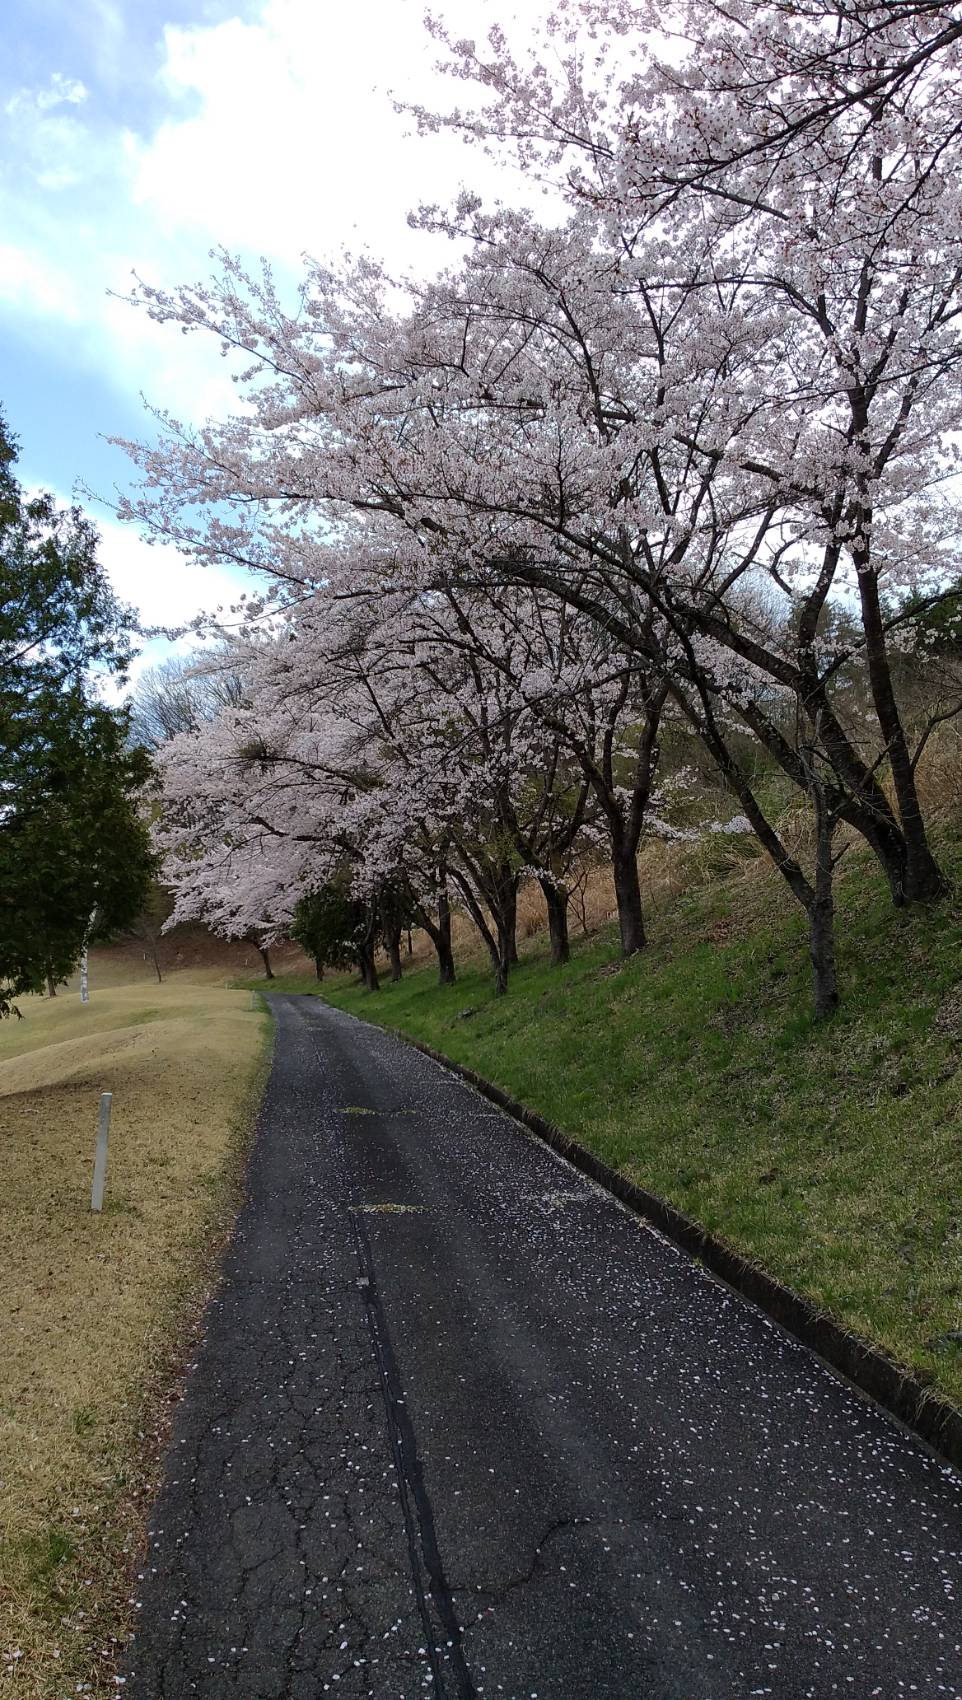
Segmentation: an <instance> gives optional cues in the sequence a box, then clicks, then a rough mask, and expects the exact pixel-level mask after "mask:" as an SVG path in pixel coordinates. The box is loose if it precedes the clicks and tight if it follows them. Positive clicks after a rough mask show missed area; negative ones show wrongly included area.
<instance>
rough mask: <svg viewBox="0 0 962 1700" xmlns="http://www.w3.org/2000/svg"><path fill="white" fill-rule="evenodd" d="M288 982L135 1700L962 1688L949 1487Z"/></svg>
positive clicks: (534, 1164)
mask: <svg viewBox="0 0 962 1700" xmlns="http://www.w3.org/2000/svg"><path fill="white" fill-rule="evenodd" d="M273 1005H274V1010H275V1013H276V1016H277V1021H278V1032H277V1047H276V1053H275V1062H274V1069H273V1073H272V1076H271V1081H270V1085H269V1087H268V1092H267V1096H266V1099H265V1103H264V1107H263V1110H262V1113H261V1118H260V1124H259V1132H258V1136H257V1141H256V1144H255V1149H254V1153H253V1157H252V1162H251V1169H250V1177H249V1180H250V1192H249V1198H248V1202H247V1203H246V1205H245V1207H244V1209H243V1212H242V1214H241V1217H240V1220H239V1224H238V1228H237V1232H236V1235H235V1238H234V1241H233V1243H232V1246H231V1249H230V1253H229V1256H228V1261H227V1267H226V1275H225V1280H224V1284H223V1287H222V1288H221V1291H220V1294H219V1296H218V1299H217V1301H216V1303H215V1304H214V1306H213V1308H212V1311H211V1314H210V1317H209V1321H208V1329H207V1335H206V1340H205V1344H204V1346H203V1348H202V1350H201V1352H200V1355H199V1358H198V1361H197V1364H196V1366H195V1368H194V1370H193V1371H192V1374H191V1377H190V1380H189V1383H188V1392H187V1396H186V1398H185V1400H184V1402H183V1404H182V1406H181V1408H180V1411H179V1414H178V1419H177V1422H176V1425H175V1430H174V1437H173V1442H172V1446H171V1452H170V1457H169V1461H168V1470H167V1477H166V1481H165V1485H164V1487H163V1490H162V1492H161V1495H160V1499H159V1502H158V1505H157V1507H156V1510H155V1516H154V1524H153V1529H152V1534H151V1541H150V1549H149V1554H148V1559H147V1566H146V1569H145V1572H144V1577H143V1580H142V1582H141V1584H140V1600H141V1608H140V1614H139V1627H138V1633H137V1635H136V1637H135V1640H134V1642H133V1644H132V1648H131V1652H130V1656H129V1661H128V1668H127V1682H126V1688H125V1689H124V1690H122V1692H124V1693H125V1694H126V1695H127V1696H128V1700H185V1697H187V1696H190V1695H195V1694H197V1695H202V1696H204V1697H205V1700H228V1697H230V1700H322V1697H323V1696H324V1695H326V1694H330V1695H331V1696H335V1695H336V1696H338V1697H339V1700H359V1697H361V1696H374V1697H376V1700H416V1697H418V1696H421V1695H425V1694H427V1695H433V1696H436V1697H441V1700H471V1697H474V1696H479V1697H487V1700H495V1697H496V1696H503V1697H505V1700H749V1697H750V1696H755V1695H774V1696H776V1697H777V1700H803V1697H804V1700H827V1697H828V1696H831V1695H836V1694H838V1695H849V1696H853V1697H855V1700H867V1697H868V1696H879V1697H880V1700H897V1697H898V1696H901V1695H918V1696H936V1695H940V1696H941V1695H948V1696H952V1697H954V1700H959V1697H960V1696H962V1651H960V1642H962V1483H960V1481H959V1478H958V1477H956V1476H955V1475H953V1474H952V1472H950V1471H948V1470H943V1469H941V1468H940V1467H939V1466H938V1465H937V1464H936V1463H934V1462H933V1461H932V1460H931V1459H930V1458H929V1457H928V1456H927V1455H926V1454H925V1452H924V1451H923V1450H922V1448H921V1447H918V1446H916V1445H915V1443H914V1442H913V1441H912V1440H911V1439H909V1438H908V1437H907V1436H906V1435H905V1434H904V1433H903V1432H902V1431H900V1430H899V1429H898V1428H897V1427H896V1426H895V1425H894V1424H893V1423H891V1422H889V1421H888V1419H887V1418H885V1417H883V1416H882V1415H880V1414H879V1413H877V1412H876V1411H875V1410H874V1409H872V1408H870V1407H869V1406H868V1405H867V1404H865V1403H864V1402H863V1401H862V1400H861V1399H859V1398H858V1397H857V1396H856V1395H854V1394H852V1393H850V1392H849V1391H848V1389H847V1388H846V1387H844V1386H843V1385H842V1384H841V1383H840V1382H838V1381H837V1380H836V1379H834V1378H833V1376H831V1375H830V1374H829V1373H828V1371H827V1370H825V1369H824V1368H822V1366H821V1365H820V1364H819V1363H818V1362H817V1361H816V1360H815V1359H814V1358H813V1357H811V1356H810V1355H809V1354H808V1353H807V1352H805V1351H804V1350H802V1348H801V1347H799V1346H797V1345H795V1344H794V1342H792V1341H791V1340H789V1339H787V1338H786V1337H785V1336H784V1335H782V1334H781V1333H780V1331H779V1330H777V1329H776V1328H775V1327H773V1326H772V1325H771V1324H770V1323H769V1322H768V1321H767V1320H766V1319H765V1318H763V1317H762V1316H760V1315H759V1314H758V1313H757V1312H755V1311H754V1310H753V1309H752V1308H751V1307H750V1306H748V1305H747V1304H744V1303H742V1302H741V1301H740V1300H739V1299H737V1298H735V1297H733V1296H732V1295H731V1294H730V1293H729V1292H728V1290H727V1289H726V1288H724V1287H722V1286H720V1285H719V1284H718V1283H717V1282H715V1281H714V1280H712V1279H711V1278H710V1277H709V1276H707V1275H706V1274H705V1273H704V1272H703V1271H702V1270H701V1269H700V1268H698V1267H697V1266H696V1265H694V1264H693V1263H691V1262H690V1261H689V1259H688V1258H686V1257H685V1256H683V1255H682V1254H681V1253H679V1252H678V1251H676V1250H675V1249H674V1248H673V1247H671V1246H669V1245H668V1244H666V1243H665V1242H664V1241H663V1240H662V1239H661V1238H660V1237H659V1236H658V1235H656V1234H655V1233H653V1232H651V1231H650V1230H649V1229H647V1228H646V1227H645V1226H643V1225H641V1224H639V1223H638V1222H637V1221H635V1220H634V1219H633V1218H632V1217H631V1216H630V1215H629V1214H628V1213H627V1212H625V1211H624V1210H622V1208H621V1207H620V1206H619V1205H618V1204H616V1203H615V1202H614V1201H613V1200H611V1199H610V1198H608V1197H607V1196H606V1195H605V1194H603V1193H601V1192H600V1191H598V1190H597V1189H595V1188H594V1187H593V1186H591V1185H590V1184H589V1183H588V1182H586V1181H584V1180H583V1179H582V1178H581V1177H580V1176H578V1175H577V1174H575V1173H574V1172H573V1171H572V1170H570V1169H569V1168H568V1167H567V1166H566V1165H565V1164H563V1163H561V1162H560V1161H559V1160H558V1159H557V1158H555V1157H554V1156H553V1155H552V1154H551V1153H550V1152H549V1151H548V1150H546V1149H545V1148H544V1147H542V1146H541V1145H540V1144H539V1143H538V1142H537V1141H536V1140H534V1139H533V1138H530V1137H529V1136H528V1135H527V1134H526V1133H524V1132H523V1131H522V1130H521V1129H519V1128H518V1127H517V1126H516V1125H515V1124H514V1123H513V1122H512V1121H510V1120H509V1119H507V1118H506V1117H504V1116H502V1115H500V1114H499V1113H497V1112H495V1111H494V1110H493V1109H492V1108H491V1107H490V1106H489V1105H488V1104H487V1103H486V1102H485V1101H484V1100H483V1099H481V1098H480V1097H478V1096H477V1095H476V1094H475V1093H474V1092H473V1091H472V1090H471V1089H470V1088H468V1087H466V1086H464V1085H462V1084H461V1083H460V1082H459V1081H457V1080H456V1079H455V1078H454V1077H453V1076H451V1075H449V1074H447V1073H446V1072H445V1071H444V1070H443V1069H440V1068H438V1067H437V1066H436V1065H435V1064H433V1063H432V1062H430V1061H428V1060H427V1059H426V1058H423V1057H421V1056H419V1055H418V1054H417V1053H415V1052H413V1051H411V1050H410V1049H408V1048H406V1047H405V1046H404V1045H403V1044H402V1043H401V1042H400V1041H398V1040H396V1039H394V1038H392V1037H391V1036H390V1035H387V1034H383V1033H380V1032H377V1031H376V1030H374V1029H373V1028H370V1027H367V1026H365V1025H362V1024H360V1023H358V1022H355V1021H353V1020H351V1019H350V1018H349V1017H347V1016H345V1015H342V1014H339V1013H336V1012H334V1011H332V1010H329V1009H325V1008H324V1007H323V1006H322V1005H320V1004H319V1003H317V1002H316V1001H315V1000H313V999H309V998H289V997H276V998H274V999H273Z"/></svg>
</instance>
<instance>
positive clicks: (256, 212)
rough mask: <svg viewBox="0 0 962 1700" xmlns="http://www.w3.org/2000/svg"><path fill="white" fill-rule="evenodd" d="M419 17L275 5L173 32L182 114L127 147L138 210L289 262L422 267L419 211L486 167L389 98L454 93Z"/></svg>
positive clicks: (414, 10)
mask: <svg viewBox="0 0 962 1700" xmlns="http://www.w3.org/2000/svg"><path fill="white" fill-rule="evenodd" d="M445 12H446V14H447V15H450V14H451V13H454V14H455V17H454V21H455V23H460V22H464V21H466V22H467V23H468V24H469V25H470V24H471V23H473V24H474V25H475V26H477V25H478V22H479V18H480V17H481V16H483V13H482V12H481V10H480V8H479V5H478V0H460V3H459V4H457V5H450V4H449V5H448V6H446V7H445ZM458 14H460V16H458ZM422 16H423V7H422V0H393V3H392V4H391V5H385V4H384V3H383V0H356V3H355V4H353V5H348V6H343V7H338V8H337V9H336V10H335V9H334V8H332V7H329V6H319V5H318V4H317V0H267V3H266V4H265V6H264V8H263V11H262V13H261V15H260V19H259V21H258V22H256V23H246V22H243V21H242V20H241V19H240V18H231V19H229V20H228V21H226V22H224V23H220V24H216V25H213V26H210V27H198V28H193V29H181V28H174V27H168V28H167V29H166V30H165V32H164V40H165V46H166V55H167V56H166V61H165V64H164V67H163V71H162V73H161V75H162V78H163V81H164V84H165V86H166V88H167V90H168V92H169V94H170V97H171V101H172V105H173V107H174V110H173V111H172V112H171V114H170V116H169V117H168V118H167V119H166V120H165V121H164V122H163V123H162V124H161V125H160V127H159V128H158V130H157V131H156V133H155V134H154V135H153V136H152V137H150V138H149V139H147V140H144V141H138V140H137V139H136V138H131V139H130V141H129V144H128V145H129V146H130V149H131V153H132V155H133V157H134V159H135V161H136V173H135V178H134V186H133V193H134V197H135V199H136V201H137V202H138V204H140V205H143V206H146V207H149V208H150V209H151V210H152V212H153V213H154V215H155V216H156V218H158V219H159V220H160V221H161V222H162V224H163V227H164V228H165V229H166V230H167V231H169V232H171V233H172V232H175V231H177V230H182V229H185V228H187V227H189V226H192V227H194V228H195V229H197V230H204V231H206V232H209V233H210V234H211V235H213V236H215V237H216V240H217V241H218V242H220V243H223V244H224V245H225V246H227V247H230V248H237V249H241V250H245V251H247V252H248V253H251V254H265V255H267V256H268V258H273V259H275V260H279V261H281V262H283V263H286V264H288V265H291V266H292V267H293V266H296V264H297V262H298V259H299V256H300V255H301V254H302V253H304V252H305V251H307V252H310V253H312V254H319V255H324V254H326V253H329V252H330V251H331V250H332V249H337V248H340V247H341V246H343V245H347V246H352V247H369V248H371V249H372V250H374V251H375V252H377V253H387V255H388V257H389V258H390V259H391V260H393V261H402V262H403V263H412V264H415V265H416V264H417V263H418V261H419V259H420V258H421V256H422V255H423V254H424V252H425V250H426V249H427V250H430V248H431V244H430V243H426V242H425V239H424V238H423V237H418V236H416V235H413V234H412V232H411V231H410V230H409V228H408V225H407V213H408V210H409V209H410V207H411V206H412V204H414V203H416V202H418V201H421V200H424V199H447V198H448V197H450V196H452V195H453V194H454V193H455V192H456V190H457V188H458V186H459V184H460V181H461V179H462V177H463V176H464V175H465V173H466V171H467V170H468V168H469V167H470V168H471V175H472V177H474V176H475V175H476V173H475V170H474V168H475V166H480V165H481V161H480V160H470V161H469V160H467V159H466V158H465V154H464V150H463V148H462V146H461V144H460V143H458V142H456V141H452V139H451V138H450V137H447V136H442V137H426V138H417V137H414V136H412V135H410V134H408V133H407V132H408V131H409V129H410V125H409V122H408V120H406V119H405V118H403V117H401V116H399V115H398V114H397V113H396V112H395V111H394V109H393V105H392V100H391V91H392V90H396V91H397V92H398V93H399V94H401V95H403V96H404V98H408V99H416V98H425V99H427V100H428V101H430V99H431V98H432V95H433V97H434V98H435V99H438V100H439V101H440V103H441V104H445V103H446V101H447V100H448V99H449V97H450V89H449V87H444V88H442V87H441V84H440V79H439V78H438V75H437V74H436V73H435V72H434V71H433V68H432V67H433V61H434V56H435V49H434V46H433V44H432V43H431V41H430V40H429V38H428V36H427V34H426V32H425V30H424V28H423V24H422ZM188 104H189V105H190V106H191V107H192V110H191V111H190V112H189V114H187V115H185V116H181V115H180V114H179V113H178V112H177V110H176V108H177V107H178V106H181V107H183V106H185V105H188ZM486 169H490V168H486ZM498 187H499V188H500V190H501V191H502V192H503V191H504V188H505V182H504V179H503V177H502V178H499V179H498Z"/></svg>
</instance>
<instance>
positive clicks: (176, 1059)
mask: <svg viewBox="0 0 962 1700" xmlns="http://www.w3.org/2000/svg"><path fill="white" fill-rule="evenodd" d="M21 1008H22V1010H23V1020H21V1021H17V1020H11V1021H7V1022H4V1023H3V1025H2V1027H0V1162H2V1180H3V1184H2V1187H0V1267H2V1269H3V1305H2V1307H0V1695H2V1696H4V1697H6V1696H8V1695H9V1696H11V1697H13V1696H16V1697H17V1700H64V1697H66V1696H68V1695H72V1694H74V1693H76V1692H83V1693H86V1694H94V1695H96V1694H108V1693H113V1694H116V1693H117V1692H119V1691H118V1689H117V1688H116V1687H115V1685H114V1682H113V1675H114V1669H115V1665H114V1659H115V1654H116V1651H117V1648H118V1645H119V1644H120V1643H121V1642H122V1639H123V1638H124V1636H125V1633H126V1630H127V1626H128V1623H129V1620H130V1616H131V1611H130V1605H129V1596H130V1592H131V1589H130V1576H129V1570H130V1558H131V1554H132V1553H134V1552H135V1551H136V1548H137V1545H138V1542H139V1540H140V1538H141V1534H142V1526H143V1521H144V1516H145V1511H146V1503H147V1498H148V1495H149V1490H150V1487H151V1485H152V1477H153V1474H154V1471H155V1467H156V1462H157V1457H158V1452H159V1447H160V1444H161V1442H162V1439H163V1435H164V1432H165V1428H166V1423H167V1419H168V1417H169V1414H170V1411H171V1409H172V1406H171V1394H172V1390H173V1389H174V1386H175V1383H176V1378H177V1371H178V1366H179V1363H180V1361H181V1359H182V1356H183V1353H184V1351H185V1349H186V1346H187V1344H188V1342H189V1340H190V1338H191V1325H192V1323H193V1321H194V1319H195V1318H196V1316H197V1314H198V1309H199V1304H200V1300H201V1298H202V1296H203V1293H204V1291H205V1288H206V1286H207V1284H208V1283H209V1280H210V1278H211V1274H212V1270H213V1262H214V1259H215V1254H216V1251H217V1249H218V1247H219V1244H220V1241H221V1236H222V1234H223V1232H224V1229H225V1227H226V1225H227V1224H228V1223H229V1221H230V1219H231V1216H232V1213H233V1207H234V1203H235V1201H236V1197H237V1189H238V1181H239V1174H240V1164H241V1160H242V1157H243V1152H244V1149H245V1147H246V1142H247V1136H248V1133H249V1130H250V1127H251V1125H252V1119H253V1110H254V1107H255V1104H256V1101H257V1099H258V1098H259V1095H260V1086H261V1082H262V1079H263V1074H264V1068H265V1064H266V1059H267V1040H268V1036H269V1023H268V1021H267V1019H266V1018H265V1016H264V1015H263V1014H262V1013H258V1012H255V1011H254V1010H253V1009H252V1000H251V998H250V996H249V994H246V993H243V992H237V991H226V990H224V989H223V983H222V982H221V985H220V986H214V985H209V984H207V985H197V984H189V983H185V981H184V980H183V979H180V978H174V979H172V980H168V981H166V982H165V983H164V984H163V985H156V984H153V985H152V984H150V983H149V982H147V981H145V982H141V983H139V984H134V985H116V986H114V985H111V986H108V987H106V988H104V986H103V985H102V984H100V985H98V986H97V987H95V990H94V993H93V996H92V999H91V1002H90V1004H89V1005H88V1006H87V1007H86V1008H84V1006H83V1005H82V1004H81V1003H80V999H79V997H78V996H77V995H76V993H75V992H74V993H65V994H61V995H60V996H58V997H57V998H56V999H55V1000H54V1001H52V1002H49V1001H46V1000H40V999H26V1000H23V1001H22V1003H21ZM102 1091H112V1092H113V1094H114V1099H113V1118H112V1125H111V1132H110V1154H109V1166H108V1177H107V1193H106V1201H105V1208H104V1211H103V1214H102V1215H99V1216H94V1215H92V1214H91V1212H90V1208H89V1205H90V1183H91V1172H92V1163H93V1149H94V1137H95V1132H96V1124H97V1111H98V1103H99V1094H100V1093H101V1092H102Z"/></svg>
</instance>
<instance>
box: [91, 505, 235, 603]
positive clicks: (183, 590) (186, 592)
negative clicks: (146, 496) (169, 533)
mask: <svg viewBox="0 0 962 1700" xmlns="http://www.w3.org/2000/svg"><path fill="white" fill-rule="evenodd" d="M97 526H98V529H99V531H100V549H99V555H100V559H101V561H102V562H103V564H104V566H105V567H106V569H107V572H108V574H109V576H110V581H111V583H112V585H113V587H114V589H115V591H116V592H117V595H118V596H119V597H120V598H121V599H122V600H123V601H125V602H132V603H133V604H134V606H135V607H136V608H138V609H139V611H140V616H141V619H142V621H143V623H144V625H145V626H165V627H179V626H186V625H189V624H190V622H191V620H193V619H194V618H195V617H196V616H197V615H198V614H201V613H204V614H209V613H214V612H216V610H217V609H218V608H222V609H223V610H224V614H225V620H226V621H228V622H230V623H236V620H237V619H238V616H237V615H236V614H235V615H233V616H232V615H231V614H230V612H229V610H230V608H231V607H232V605H235V604H236V603H237V602H238V598H239V597H240V596H241V594H242V593H243V592H245V591H246V592H247V593H248V594H250V590H251V581H250V578H249V577H248V575H247V574H245V573H241V572H239V573H237V574H233V573H229V572H227V571H224V570H221V569H218V568H214V567H202V566H199V565H198V564H197V562H196V561H191V560H189V559H188V558H187V556H185V555H182V554H181V552H180V550H179V549H176V548H175V547H174V546H173V544H169V543H155V544H151V543H147V542H145V540H144V539H143V538H142V537H140V536H139V535H138V533H137V532H136V531H135V530H134V528H133V527H132V526H130V525H121V524H119V523H118V522H117V521H116V520H100V519H98V521H97Z"/></svg>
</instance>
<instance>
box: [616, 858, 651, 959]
mask: <svg viewBox="0 0 962 1700" xmlns="http://www.w3.org/2000/svg"><path fill="white" fill-rule="evenodd" d="M611 871H612V877H613V879H614V882H615V901H616V903H617V905H618V928H619V931H620V933H621V954H622V956H634V954H635V952H636V951H638V950H644V948H645V945H646V943H647V942H648V941H647V939H646V938H645V921H644V915H643V913H642V907H641V885H640V883H639V880H638V858H637V855H636V853H635V848H634V845H632V844H631V843H628V844H625V843H619V844H615V845H614V847H613V853H612V865H611Z"/></svg>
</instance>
